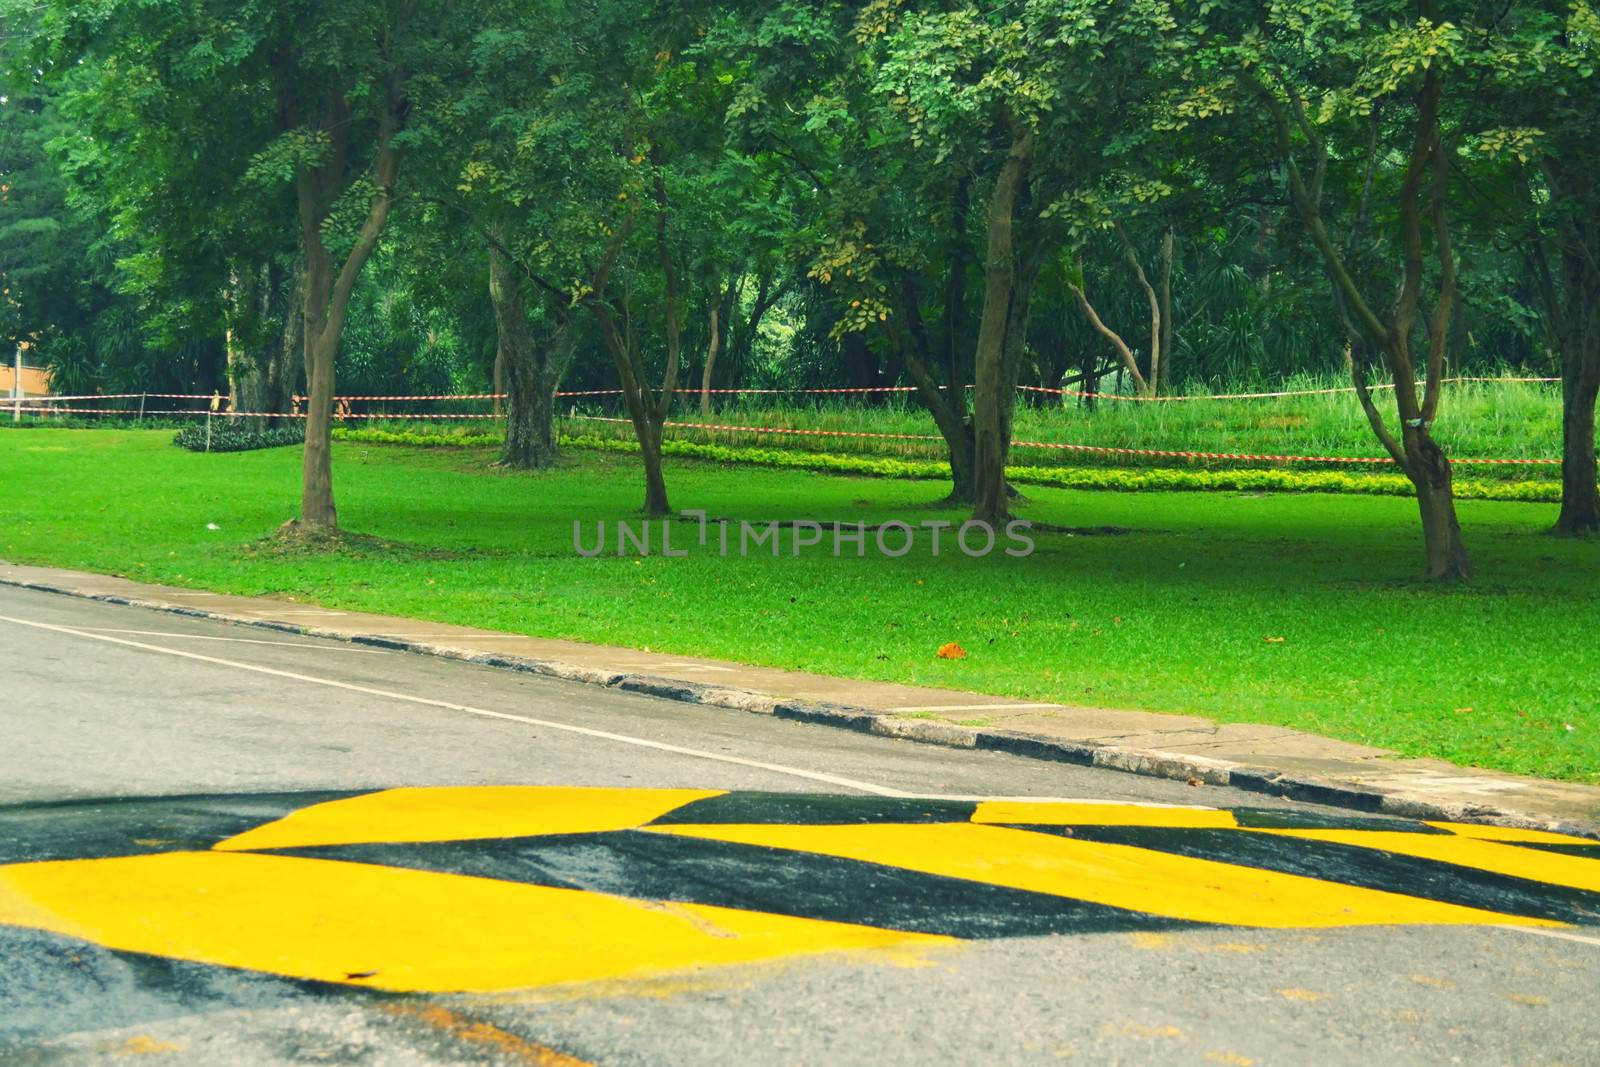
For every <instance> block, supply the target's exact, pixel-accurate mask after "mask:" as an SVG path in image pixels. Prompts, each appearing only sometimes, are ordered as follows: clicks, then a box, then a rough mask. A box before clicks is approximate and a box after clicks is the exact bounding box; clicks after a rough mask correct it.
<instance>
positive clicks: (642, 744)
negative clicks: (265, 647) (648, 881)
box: [0, 615, 920, 799]
mask: <svg viewBox="0 0 1600 1067" xmlns="http://www.w3.org/2000/svg"><path fill="white" fill-rule="evenodd" d="M0 622H9V623H11V624H13V625H15V626H27V627H31V628H32V629H35V630H49V631H51V632H53V633H59V634H69V635H71V636H73V637H83V638H88V639H89V640H91V641H105V642H107V643H109V644H113V645H122V646H124V647H126V648H137V649H142V650H143V651H146V652H157V653H160V654H161V655H164V656H177V657H179V658H181V659H190V660H196V661H198V662H200V663H211V664H215V665H217V666H219V667H231V668H233V669H234V670H240V671H253V672H255V673H256V674H269V675H272V676H273V677H275V678H288V679H290V680H292V681H296V682H306V683H308V684H310V685H325V686H329V687H331V688H334V689H344V690H348V691H349V692H352V693H365V694H366V695H368V696H374V697H382V698H383V699H385V700H398V701H403V702H404V703H407V704H421V705H424V706H426V707H431V708H443V709H445V710H446V711H459V712H462V713H464V714H467V715H476V716H479V717H480V718H485V719H501V720H504V721H506V722H520V723H526V724H527V725H529V726H538V727H542V728H544V729H547V730H562V731H565V732H567V733H572V734H581V735H582V736H584V737H594V738H599V739H600V740H602V741H616V742H619V743H621V744H624V745H635V746H637V747H639V748H651V749H655V750H657V751H660V752H671V753H674V754H676V755H679V756H693V757H696V758H698V759H707V760H715V761H716V762H718V763H732V764H735V765H737V766H740V767H752V768H754V769H756V770H762V771H772V772H773V773H775V774H785V775H788V776H790V777H792V778H805V779H808V780H810V781H813V782H825V783H827V784H828V785H836V786H840V787H841V788H844V789H854V790H856V791H858V792H862V793H872V794H874V795H876V796H880V797H901V798H919V797H918V794H916V793H906V792H903V791H901V790H899V789H890V788H888V787H887V786H881V785H872V784H870V783H868V782H858V781H856V780H855V779H853V778H841V777H839V776H838V775H834V774H823V773H821V772H820V771H808V770H804V769H802V768H799V767H786V766H784V765H782V764H779V763H763V762H761V761H760V760H748V759H741V758H739V757H738V756H725V755H722V754H720V753H716V752H703V751H701V750H700V749H695V748H684V747H682V746H680V745H669V744H666V743H665V742H662V741H651V740H648V739H647V738H643V737H629V736H628V735H626V734H614V733H610V732H609V731H606V730H591V729H589V728H588V727H585V726H572V725H570V724H568V723H561V722H551V721H549V720H548V719H535V718H532V717H530V716H527V715H510V714H507V713H506V712H503V711H490V710H488V709H487V708H474V707H472V706H470V705H467V704H452V703H450V702H449V701H446V700H430V699H429V698H427V697H419V696H413V695H411V694H410V693H395V692H392V691H390V690H387V689H374V688H372V687H371V686H365V685H353V684H351V683H349V682H340V681H336V680H335V679H332V678H318V677H316V676H314V675H310V674H299V673H296V672H295V671H281V670H278V669H276V668H274V667H261V666H258V665H256V664H254V663H240V662H239V661H238V660H230V659H219V658H217V657H216V656H202V655H200V654H199V653H198V652H185V651H183V650H181V649H176V648H162V647H161V646H160V645H150V644H145V643H144V642H143V641H129V640H127V639H126V638H121V637H112V636H111V635H110V634H98V633H92V632H90V631H88V630H79V629H75V628H73V627H71V626H55V625H52V624H50V623H45V622H32V621H30V620H28V619H18V618H15V617H13V616H10V615H0ZM919 799H920V798H919Z"/></svg>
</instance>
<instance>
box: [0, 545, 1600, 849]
mask: <svg viewBox="0 0 1600 1067" xmlns="http://www.w3.org/2000/svg"><path fill="white" fill-rule="evenodd" d="M0 585H9V586H14V587H18V588H23V589H32V590H36V591H39V592H46V593H54V594H59V595H63V596H72V597H77V598H81V599H88V600H98V601H102V602H105V603H111V604H122V605H127V606H131V607H138V608H146V609H150V610H154V611H162V612H168V613H170V614H174V615H182V616H187V617H190V618H197V619H209V620H212V621H216V622H225V623H231V624H235V625H241V626H250V627H255V628H257V629H262V630H272V631H276V632H280V633H288V634H296V635H299V636H304V637H318V638H327V639H332V640H336V641H344V642H348V643H350V644H355V645H365V646H368V647H373V648H383V649H389V650H393V651H399V652H410V653H415V654H420V655H427V656H436V657H439V658H443V659H453V660H460V661H463V662H467V663H476V664H479V665H482V666H486V667H494V668H498V669H502V670H512V671H519V672H521V673H524V674H532V675H541V676H545V677H551V678H560V679H564V680H567V681H574V682H582V683H585V684H589V685H598V686H605V687H608V688H614V689H620V690H624V691H627V692H633V693H642V694H645V695H649V696H654V697H660V698H664V699H667V700H676V701H681V702H683V703H689V704H699V705H702V706H705V707H716V708H726V709H729V710H733V711H742V712H747V713H755V714H762V715H772V716H775V717H777V718H781V719H790V720H793V721H796V722H804V723H810V724H813V725H819V726H831V727H835V728H842V729H847V730H856V731H859V732H862V733H869V734H876V735H878V736H881V737H892V738H897V739H901V740H906V741H916V742H920V743H923V744H934V745H944V746H947V747H951V748H969V749H979V750H984V751H992V752H1006V753H1010V754H1011V755H1015V756H1022V757H1026V758H1029V759H1039V760H1049V761H1054V762H1058V763H1069V764H1073V765H1076V766H1082V767H1098V768H1102V769H1104V770H1114V771H1123V772H1127V773H1130V774H1140V775H1145V776H1148V777H1154V778H1170V779H1176V780H1179V781H1186V782H1188V783H1190V784H1191V785H1194V786H1197V787H1199V786H1207V785H1216V786H1232V787H1233V788H1235V789H1242V790H1247V791H1251V792H1257V793H1263V794H1268V795H1271V796H1278V797H1286V798H1289V799H1292V800H1302V801H1307V802H1312V803H1317V804H1326V805H1331V806H1334V807H1341V808H1349V809H1352V810H1356V811H1364V812H1378V813H1382V814H1388V815H1397V816H1403V817H1406V818H1412V819H1431V820H1447V821H1453V822H1476V823H1487V824H1493V825H1498V826H1511V827H1517V828H1522V829H1532V830H1548V831H1553V832H1557V833H1566V834H1574V835H1578V836H1583V837H1591V838H1595V839H1600V788H1597V787H1594V786H1586V785H1579V784H1576V783H1570V782H1552V781H1546V780H1543V779H1538V778H1528V777H1522V776H1518V775H1510V774H1502V773H1499V772H1496V771H1486V770H1480V769H1477V768H1467V767H1457V766H1455V765H1453V764H1449V763H1445V762H1443V761H1440V760H1420V759H1401V758H1398V757H1395V756H1394V754H1393V753H1391V752H1387V751H1384V750H1382V749H1375V748H1369V747H1366V746H1362V745H1353V744H1349V743H1347V742H1343V741H1335V740H1331V739H1329V738H1323V737H1317V736H1315V735H1312V734H1306V733H1302V732H1300V731H1296V730H1289V729H1284V728H1281V727H1271V726H1260V725H1244V724H1217V723H1213V722H1211V721H1210V720H1207V719H1201V718H1197V717H1194V716H1185V715H1162V714H1157V713H1152V712H1138V711H1115V710H1108V709H1102V708H1076V707H1070V706H1067V705H1054V704H1038V703H1015V702H1011V701H1009V700H1008V699H1007V698H1005V697H997V696H993V695H989V694H979V693H967V692H961V691H957V690H942V689H928V688H922V687H913V686H903V685H895V684H891V683H883V682H869V681H857V680H851V679H843V678H832V677H828V676H823V675H812V674H802V673H798V672H792V671H780V670H774V669H770V668H762V667H751V666H748V665H745V664H738V663H730V662H727V661H721V660H710V659H701V658H695V657H677V656H670V655H665V654H662V653H652V652H647V651H639V650H634V649H622V648H608V647H605V646H600V645H585V644H579V643H577V642H569V641H555V640H547V639H542V638H531V637H525V636H522V635H517V634H504V633H496V632H493V631H488V630H477V629H474V628H471V627H463V626H453V625H450V624H441V623H433V622H428V621H426V620H417V619H401V618H393V617H389V616H380V615H365V614H359V613H345V612H338V611H331V610H325V609H320V608H317V607H316V606H315V605H308V604H304V603H298V602H294V601H283V600H277V599H272V598H266V597H236V596H226V595H220V594H215V593H206V592H201V591H196V590H190V589H177V588H172V587H166V586H154V585H147V584H143V583H139V582H133V581H130V580H128V579H125V578H119V577H110V576H103V575H94V574H84V573H80V572H76V571H66V570H58V569H55V568H45V567H26V566H19V565H15V564H8V563H3V562H0ZM308 619H316V620H317V621H315V622H311V621H306V620H308Z"/></svg>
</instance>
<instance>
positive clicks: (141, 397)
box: [139, 393, 150, 422]
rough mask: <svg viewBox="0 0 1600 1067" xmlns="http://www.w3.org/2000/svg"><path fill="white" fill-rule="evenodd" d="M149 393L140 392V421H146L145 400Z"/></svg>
mask: <svg viewBox="0 0 1600 1067" xmlns="http://www.w3.org/2000/svg"><path fill="white" fill-rule="evenodd" d="M149 395H150V394H149V393H140V394H139V421H140V422H143V421H144V402H145V399H146V398H147V397H148V396H149Z"/></svg>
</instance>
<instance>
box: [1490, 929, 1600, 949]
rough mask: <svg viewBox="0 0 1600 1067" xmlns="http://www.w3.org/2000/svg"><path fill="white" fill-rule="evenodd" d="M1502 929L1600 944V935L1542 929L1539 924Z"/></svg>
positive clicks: (1588, 943) (1586, 943) (1562, 939)
mask: <svg viewBox="0 0 1600 1067" xmlns="http://www.w3.org/2000/svg"><path fill="white" fill-rule="evenodd" d="M1501 929H1503V930H1514V931H1516V932H1517V933H1519V934H1533V935H1534V936H1535V937H1554V938H1557V939H1559V940H1561V941H1577V942H1579V943H1581V944H1585V945H1600V937H1585V936H1584V935H1583V934H1569V933H1567V932H1566V931H1565V930H1541V929H1539V928H1538V927H1537V926H1504V927H1501Z"/></svg>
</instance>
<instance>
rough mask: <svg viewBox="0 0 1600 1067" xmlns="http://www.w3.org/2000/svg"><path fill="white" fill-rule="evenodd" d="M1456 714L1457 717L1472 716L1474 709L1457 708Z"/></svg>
mask: <svg viewBox="0 0 1600 1067" xmlns="http://www.w3.org/2000/svg"><path fill="white" fill-rule="evenodd" d="M1456 714H1457V715H1470V714H1472V709H1471V708H1457V709H1456Z"/></svg>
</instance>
